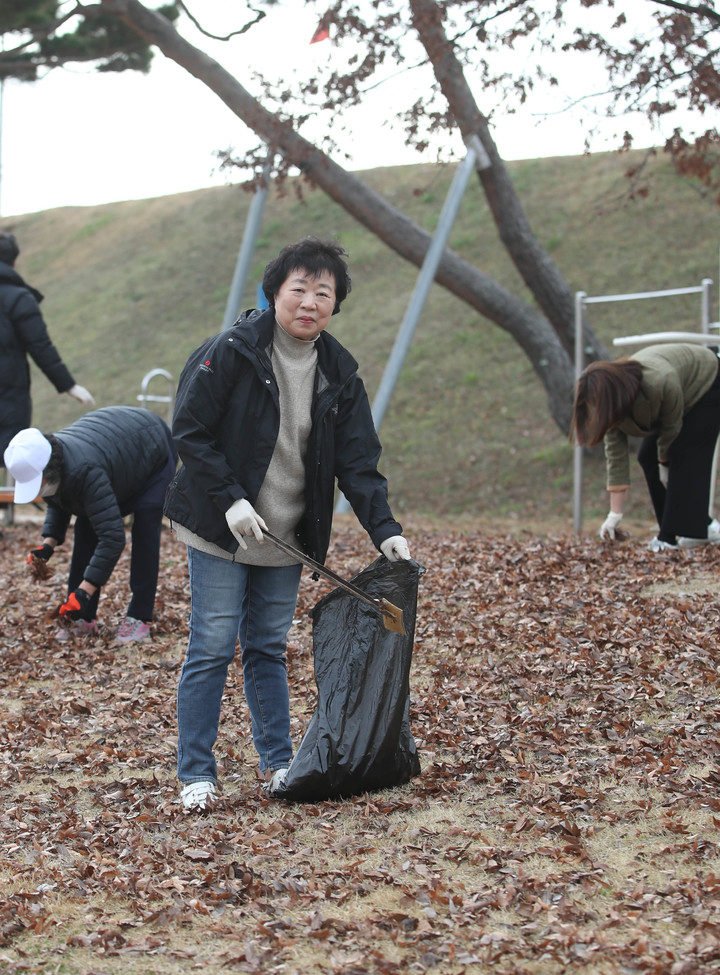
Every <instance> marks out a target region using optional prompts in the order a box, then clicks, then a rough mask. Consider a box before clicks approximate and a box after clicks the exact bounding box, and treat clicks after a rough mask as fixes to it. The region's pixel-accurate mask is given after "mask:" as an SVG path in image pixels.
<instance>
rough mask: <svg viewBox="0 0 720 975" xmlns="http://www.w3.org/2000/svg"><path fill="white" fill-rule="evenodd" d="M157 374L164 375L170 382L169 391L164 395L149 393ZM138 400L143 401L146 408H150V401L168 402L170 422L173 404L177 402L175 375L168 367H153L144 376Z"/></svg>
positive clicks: (168, 419)
mask: <svg viewBox="0 0 720 975" xmlns="http://www.w3.org/2000/svg"><path fill="white" fill-rule="evenodd" d="M156 376H162V377H163V378H164V379H165V380H166V381H167V384H168V392H167V393H166V394H165V395H163V396H158V395H155V394H152V395H151V394H150V393H148V391H147V389H148V386H149V385H150V382H151V380H153V379H154V378H155V377H156ZM137 399H138V402H139V403H142V405H143V406H144V407H145V409H150V407H149V406H148V403H167V405H168V407H167V421H168V424H170V423H171V422H172V413H173V404H174V403H175V383H174V381H173V377H172V376H171V375H170V373H169V372H168V371H167V370H166V369H151V370H150V372H148V373H145V375H144V376H143V381H142V384H141V386H140V392H139V393H138V397H137Z"/></svg>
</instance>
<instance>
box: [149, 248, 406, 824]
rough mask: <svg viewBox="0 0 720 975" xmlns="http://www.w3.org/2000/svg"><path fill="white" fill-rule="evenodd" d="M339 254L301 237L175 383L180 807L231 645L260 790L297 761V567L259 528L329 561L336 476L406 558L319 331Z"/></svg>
mask: <svg viewBox="0 0 720 975" xmlns="http://www.w3.org/2000/svg"><path fill="white" fill-rule="evenodd" d="M344 255H345V252H344V251H343V249H342V248H341V247H339V246H338V245H337V244H334V243H324V242H322V241H320V240H318V239H317V238H314V237H307V238H304V239H303V240H302V241H300V242H299V243H298V244H292V245H289V246H288V247H286V248H284V249H283V250H282V251H281V252H280V255H279V256H278V257H277V258H276V259H275V260H274V261H272V262H271V263H270V264H269V265H268V266H267V268H266V269H265V274H264V276H263V290H264V292H265V295H266V297H267V299H268V302H269V304H270V308H269V309H268V310H267V311H265V312H252V313H249V314H247V315H244V316H242V317H241V318H240V320H239V321H238V322H236V324H235V325H234V326H233V327H232V328H231V329H229V330H227V331H225V332H222V333H221V334H220V335H217V336H215V338H213V339H210V340H209V341H208V342H206V343H205V344H204V345H203V346H201V347H200V348H199V349H198V350H196V352H194V353H193V354H192V355H191V357H190V359H189V360H188V363H187V364H186V366H185V369H184V370H183V373H182V375H181V377H180V382H179V386H178V395H177V399H176V404H175V415H174V420H173V435H174V437H175V443H176V444H177V448H178V452H179V454H180V459H181V460H182V466H181V468H180V470H179V471H178V473H177V475H176V477H175V479H174V481H173V483H172V484H171V485H170V488H169V489H168V494H167V499H166V504H165V514H166V515H167V516H168V518H170V520H171V523H172V525H173V527H174V528H175V529H176V530H177V533H178V536H179V538H180V539H181V540H182V541H184V542H185V543H186V545H187V547H188V566H189V571H190V586H191V595H192V607H191V618H190V639H189V642H188V647H187V652H186V657H185V663H184V665H183V669H182V674H181V677H180V684H179V687H178V778H179V779H180V781H181V782H182V783H183V790H182V800H183V803H184V805H185V807H186V808H189V809H192V808H199V809H204V808H205V806H206V803H207V801H208V799H212V798H213V797H214V796H215V795H216V784H217V764H216V762H215V758H214V756H213V746H214V744H215V740H216V738H217V732H218V724H219V718H220V704H221V700H222V694H223V689H224V686H225V679H226V676H227V669H228V666H229V664H230V662H231V661H232V659H233V656H234V654H235V643H236V640H237V639H238V637H239V639H240V645H241V648H242V665H243V676H244V687H245V696H246V699H247V702H248V707H249V710H250V716H251V721H252V732H253V741H254V744H255V748H256V750H257V752H258V756H259V763H260V771H261V773H263V775H264V776H265V778H266V782H267V788H268V791H269V792H270V793H271V794H272V793H273V792H274V791H276V789H278V788H279V786H280V784H281V781H282V779H283V777H284V775H285V773H286V770H287V767H288V765H289V764H290V760H291V758H292V744H291V741H290V706H289V692H288V685H287V672H286V660H285V651H286V640H287V633H288V630H289V628H290V624H291V623H292V619H293V615H294V612H295V605H296V601H297V592H298V585H299V582H300V572H301V568H302V566H301V563H299V562H298V561H297V559H295V558H293V557H292V556H288V555H286V554H285V553H284V552H283V551H280V550H279V549H278V548H277V547H275V546H274V545H272V544H271V543H270V542H268V541H266V540H264V538H263V531H270V532H272V533H273V534H274V535H277V536H280V537H281V538H282V539H283V540H285V541H286V542H288V543H289V544H290V545H292V546H293V547H298V546H300V547H301V548H302V549H303V550H304V551H305V552H306V553H307V554H308V555H310V556H311V557H312V558H314V559H315V560H316V561H323V560H324V558H325V555H326V553H327V548H328V544H329V540H330V528H331V521H332V510H333V498H334V490H335V480H336V479H337V482H338V486H339V488H340V490H341V491H342V492H343V494H344V495H345V497H346V498H347V499H348V501H349V502H350V504H351V505H352V507H353V509H354V511H355V513H356V515H357V517H358V519H359V520H360V522H361V524H362V525H363V527H364V528H365V529H366V530H367V532H368V534H369V535H370V538H371V539H372V541H373V543H374V544H375V545H376V547H377V548H379V549H380V550H381V551H382V552H383V553H384V554H385V555H386V556H387V558H388V559H390V560H391V561H394V560H395V559H397V558H405V559H406V558H410V552H409V549H408V546H407V543H406V541H405V539H404V538H403V537H402V528H401V526H400V525H399V524H398V523H397V522H396V521H395V519H394V518H393V515H392V512H391V510H390V506H389V504H388V497H387V483H386V481H385V478H384V477H383V476H382V475H381V474H380V473H379V472H378V469H377V464H378V460H379V458H380V449H381V448H380V442H379V440H378V437H377V433H376V432H375V427H374V424H373V420H372V414H371V411H370V405H369V403H368V399H367V395H366V393H365V388H364V386H363V383H362V380H361V379H360V378H359V376H358V375H357V363H356V362H355V360H354V359H353V357H352V356H351V355H350V354H349V353H348V352H347V350H346V349H344V348H343V347H342V346H341V345H340V344H339V343H338V342H337V341H336V340H335V339H334V338H333V337H332V336H330V335H329V334H327V333H326V332H325V331H324V330H325V328H326V326H327V324H328V323H329V321H330V318H331V316H332V315H333V314H335V313H336V312H337V311H339V308H340V304H341V302H342V301H343V299H344V298H345V297H346V295H347V293H348V291H349V290H350V278H349V275H348V271H347V265H346V264H345V260H344Z"/></svg>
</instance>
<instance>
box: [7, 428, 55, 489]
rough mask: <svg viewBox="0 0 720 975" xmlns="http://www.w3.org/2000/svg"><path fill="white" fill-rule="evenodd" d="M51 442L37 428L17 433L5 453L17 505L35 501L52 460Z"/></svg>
mask: <svg viewBox="0 0 720 975" xmlns="http://www.w3.org/2000/svg"><path fill="white" fill-rule="evenodd" d="M51 453H52V447H51V446H50V441H49V440H48V439H47V438H46V437H44V436H43V435H42V434H41V433H40V431H39V430H36V429H35V427H28V428H27V430H21V431H20V433H16V434H15V436H14V437H13V438H12V440H11V441H10V443H9V444H8V445H7V447H6V449H5V453H4V455H3V456H4V459H5V467H6V468H7V470H8V473H9V474H10V475H11V476H12V478H13V480H14V481H15V504H26V503H27V502H28V501H34V500H35V498H36V497H37V496H38V494H39V493H40V485H41V484H42V479H43V471H44V470H45V467H46V466H47V462H48V461H49V460H50V454H51Z"/></svg>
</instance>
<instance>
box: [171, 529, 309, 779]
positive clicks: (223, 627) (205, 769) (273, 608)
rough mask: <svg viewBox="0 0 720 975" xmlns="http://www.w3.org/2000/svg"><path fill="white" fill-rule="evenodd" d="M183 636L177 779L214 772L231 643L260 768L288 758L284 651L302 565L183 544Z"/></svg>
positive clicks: (203, 776)
mask: <svg viewBox="0 0 720 975" xmlns="http://www.w3.org/2000/svg"><path fill="white" fill-rule="evenodd" d="M188 568H189V570H190V593H191V599H192V608H191V613H190V639H189V641H188V646H187V651H186V654H185V662H184V664H183V668H182V673H181V674H180V683H179V685H178V698H177V709H178V765H177V769H178V778H179V779H180V781H181V782H183V783H184V784H185V785H187V784H188V783H190V782H200V781H204V780H207V779H211V780H213V781H215V780H216V779H217V764H216V762H215V757H214V755H213V746H214V744H215V740H216V739H217V734H218V725H219V723H220V704H221V701H222V696H223V690H224V688H225V679H226V677H227V671H228V667H229V665H230V663H231V661H232V659H233V657H234V656H235V643H236V641H237V639H238V638H239V640H240V646H241V648H242V667H243V681H244V686H245V700H246V701H247V704H248V708H249V710H250V718H251V722H252V735H253V742H254V744H255V748H256V750H257V753H258V756H259V759H260V770H261V771H262V772H265V771H267V770H268V769H271V770H274V769H277V768H282V767H283V766H286V765H288V764H289V762H290V759H291V758H292V743H291V741H290V694H289V690H288V682H287V662H286V657H285V650H286V642H287V634H288V630H289V629H290V625H291V624H292V620H293V616H294V614H295V606H296V603H297V594H298V586H299V585H300V574H301V571H302V566H301V565H290V566H280V567H275V566H257V565H243V564H242V563H240V562H229V561H228V560H227V559H220V558H217V557H216V556H214V555H208V554H207V553H206V552H200V551H199V550H198V549H194V548H188Z"/></svg>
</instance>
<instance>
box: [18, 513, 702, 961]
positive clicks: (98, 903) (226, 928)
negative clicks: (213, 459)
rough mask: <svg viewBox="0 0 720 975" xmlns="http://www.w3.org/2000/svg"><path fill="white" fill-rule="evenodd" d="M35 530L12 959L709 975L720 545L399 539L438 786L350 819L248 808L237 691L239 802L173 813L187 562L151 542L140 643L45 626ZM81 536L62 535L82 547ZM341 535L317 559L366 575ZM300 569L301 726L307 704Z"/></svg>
mask: <svg viewBox="0 0 720 975" xmlns="http://www.w3.org/2000/svg"><path fill="white" fill-rule="evenodd" d="M37 531H38V529H37V525H32V524H27V523H21V524H16V525H14V526H11V527H6V528H5V529H4V531H3V537H2V539H0V545H1V546H2V564H1V566H0V586H1V591H2V597H1V601H0V604H1V605H2V613H1V615H0V621H1V622H0V628H1V630H2V645H1V647H0V748H1V749H2V767H1V770H0V970H2V971H8V972H48V973H49V972H53V973H64V972H68V973H84V975H90V973H117V972H130V973H144V975H147V973H169V972H178V971H196V970H198V971H211V972H221V971H222V972H225V971H237V972H268V973H271V972H278V973H280V972H282V973H283V975H294V973H314V972H317V973H328V975H330V973H333V975H334V973H343V975H355V973H379V975H380V973H382V975H389V973H395V972H425V971H430V970H434V971H437V972H442V973H449V975H455V973H458V975H459V973H463V972H484V971H488V970H490V969H492V971H493V973H511V972H512V973H525V972H528V973H530V972H537V973H543V972H567V971H581V970H582V971H584V972H588V971H590V972H601V973H616V972H668V973H677V975H680V973H691V972H692V973H696V972H714V971H720V845H719V844H720V830H719V828H718V827H719V826H720V812H719V810H720V798H719V796H718V789H719V787H720V773H719V770H718V767H717V761H718V749H719V744H720V724H719V721H720V693H719V688H718V680H717V657H718V653H717V636H718V612H719V610H720V600H719V598H718V586H717V579H718V568H719V566H720V549H707V550H698V551H695V552H693V553H686V552H682V553H671V554H661V555H655V556H652V555H649V554H648V553H647V551H646V549H645V548H644V544H643V540H641V539H635V540H632V539H631V540H629V541H626V542H624V543H622V544H619V545H615V546H612V547H608V546H601V544H600V543H599V542H597V541H596V540H595V539H592V538H578V537H575V536H571V535H566V536H557V537H550V538H538V537H532V536H529V535H521V536H519V537H512V536H503V535H488V534H484V533H482V532H479V531H478V532H473V531H466V532H463V533H460V532H452V531H446V530H442V531H440V530H431V531H426V530H420V526H417V525H416V526H415V529H414V530H413V531H412V532H409V534H410V536H411V540H412V545H413V554H414V556H415V557H416V558H417V559H418V561H420V562H421V563H422V564H423V565H425V566H426V568H427V572H426V574H425V575H424V576H423V578H422V580H421V590H420V602H419V609H418V625H417V632H416V644H415V657H414V662H413V670H412V675H411V685H412V704H411V722H412V728H413V732H414V734H415V737H416V740H417V742H418V748H419V751H420V754H421V760H422V766H423V769H422V773H421V775H420V776H419V777H418V778H417V779H415V780H413V781H412V782H411V783H410V784H409V785H407V786H405V787H402V788H398V789H394V790H389V791H387V792H382V793H377V794H372V795H364V796H361V797H358V798H356V799H354V800H349V801H345V802H326V803H319V804H316V805H288V804H284V803H279V802H274V801H271V800H268V799H267V798H266V797H265V796H264V795H263V794H262V793H261V791H260V789H259V787H258V782H257V775H256V763H255V758H254V753H253V751H252V746H251V743H250V732H249V719H248V714H247V711H246V708H245V705H244V700H243V694H242V675H241V673H240V672H239V670H237V669H236V670H234V671H233V672H232V673H231V676H230V679H229V681H228V686H227V694H226V700H225V705H224V712H223V723H222V726H221V732H220V740H219V742H218V747H217V754H218V758H219V763H220V767H221V774H222V783H223V790H224V791H223V796H222V799H221V800H220V801H219V803H218V804H217V806H216V808H215V809H214V810H213V811H212V812H211V813H210V814H208V815H192V814H188V813H185V812H184V811H183V810H182V808H181V807H180V805H179V804H178V801H177V783H176V780H175V777H174V760H175V710H174V703H175V702H174V698H175V690H176V685H177V679H178V675H179V669H180V665H181V662H182V658H183V653H184V646H185V641H186V634H187V613H188V587H187V581H186V573H185V555H184V551H183V549H182V547H181V546H180V545H179V544H178V543H177V541H176V540H175V539H174V537H173V536H171V535H170V534H169V533H167V532H166V533H164V535H163V551H162V556H163V558H162V581H161V587H160V591H159V597H158V605H157V613H156V621H155V623H154V624H153V640H152V643H151V644H148V645H142V646H140V647H137V646H135V647H133V646H130V647H124V648H123V647H121V648H118V647H115V646H113V643H112V637H113V634H114V629H113V627H114V625H116V623H117V621H118V620H119V619H120V618H121V617H122V615H123V609H124V606H125V602H126V600H127V566H128V562H127V553H126V554H125V555H124V556H123V560H122V562H121V564H120V566H119V567H118V569H117V570H116V572H115V574H114V576H113V578H112V580H111V582H110V584H109V585H108V587H107V590H106V592H105V594H104V597H103V600H102V603H101V611H102V623H103V627H102V632H101V637H100V638H99V639H96V640H94V641H93V640H79V641H77V642H73V643H66V644H62V643H60V642H58V641H57V640H56V639H55V638H54V634H55V630H56V624H55V623H52V622H50V621H49V620H48V619H47V613H48V610H50V609H52V608H53V607H54V606H56V605H57V604H58V603H59V602H60V601H61V597H62V596H63V593H64V583H65V574H66V566H67V554H65V555H64V556H63V555H58V556H57V557H56V558H55V560H54V562H53V563H51V564H54V565H55V573H54V575H53V576H52V577H51V578H50V579H48V580H46V581H43V582H34V581H32V579H31V578H30V576H29V573H28V571H27V566H26V564H25V553H26V552H27V550H28V548H29V546H30V545H31V544H34V543H35V542H36V540H37ZM66 548H67V546H66ZM374 554H375V553H374V552H373V551H372V550H371V548H370V545H369V542H368V541H367V539H366V537H365V536H364V534H363V533H362V531H361V530H360V529H359V528H357V527H356V526H355V525H354V524H351V523H350V522H349V521H344V523H343V524H342V525H341V526H340V527H339V528H338V529H337V531H336V533H335V535H334V539H333V546H332V549H331V552H330V556H329V559H328V564H329V565H330V566H331V567H332V568H333V569H335V570H336V571H338V572H340V573H341V574H344V575H345V576H350V575H352V574H354V573H355V572H356V571H358V570H359V569H360V568H362V567H363V566H364V565H366V564H367V563H368V562H370V561H371V560H372V559H373V558H374ZM326 591H327V586H326V584H325V583H323V582H322V581H320V582H317V583H314V582H312V581H311V580H310V578H309V576H308V575H307V574H306V575H304V578H303V584H302V588H301V600H300V604H299V607H298V614H297V622H296V624H295V625H294V626H293V629H292V632H291V640H290V647H289V673H290V680H291V700H292V711H293V734H294V736H295V738H296V739H297V740H299V739H300V737H301V736H302V732H303V728H304V727H305V725H306V724H307V721H308V720H309V718H310V716H311V714H312V712H313V709H314V700H315V699H314V687H315V685H314V681H313V676H312V636H311V631H310V627H309V621H308V620H307V616H306V611H307V609H309V608H310V607H311V606H312V605H313V604H314V603H315V602H316V601H317V599H318V598H319V597H320V596H321V595H322V594H323V593H324V592H326Z"/></svg>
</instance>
